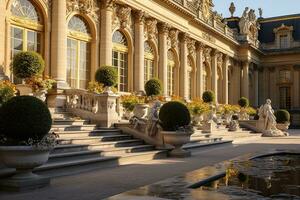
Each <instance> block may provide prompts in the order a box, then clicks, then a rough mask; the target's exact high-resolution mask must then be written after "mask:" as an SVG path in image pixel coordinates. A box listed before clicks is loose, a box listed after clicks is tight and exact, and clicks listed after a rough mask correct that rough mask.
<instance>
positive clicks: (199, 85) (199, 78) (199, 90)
mask: <svg viewBox="0 0 300 200" xmlns="http://www.w3.org/2000/svg"><path fill="white" fill-rule="evenodd" d="M203 50H204V45H203V44H202V43H197V45H196V68H197V74H196V97H198V98H202V94H203V92H204V86H203V62H204V60H203Z"/></svg>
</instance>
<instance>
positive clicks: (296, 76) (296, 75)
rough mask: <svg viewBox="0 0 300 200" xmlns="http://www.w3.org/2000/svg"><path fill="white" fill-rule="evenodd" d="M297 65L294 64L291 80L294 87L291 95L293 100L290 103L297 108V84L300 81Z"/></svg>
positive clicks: (298, 96) (299, 103) (298, 97)
mask: <svg viewBox="0 0 300 200" xmlns="http://www.w3.org/2000/svg"><path fill="white" fill-rule="evenodd" d="M299 71H300V69H299V67H297V66H294V77H293V78H294V80H293V88H294V91H293V94H294V95H293V96H294V102H293V104H292V106H293V108H299V107H300V102H299V100H300V95H299V92H300V90H299V85H300V81H299V78H300V77H299Z"/></svg>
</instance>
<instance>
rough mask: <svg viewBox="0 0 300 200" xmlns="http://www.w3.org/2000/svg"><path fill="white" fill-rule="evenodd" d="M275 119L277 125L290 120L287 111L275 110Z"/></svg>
mask: <svg viewBox="0 0 300 200" xmlns="http://www.w3.org/2000/svg"><path fill="white" fill-rule="evenodd" d="M275 117H276V121H277V123H282V124H284V123H285V122H289V121H290V119H291V115H290V113H289V112H288V111H287V110H277V111H276V112H275Z"/></svg>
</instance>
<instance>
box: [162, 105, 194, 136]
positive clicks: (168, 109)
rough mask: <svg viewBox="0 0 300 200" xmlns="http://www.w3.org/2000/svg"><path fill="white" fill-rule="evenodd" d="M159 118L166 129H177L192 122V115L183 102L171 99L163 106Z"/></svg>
mask: <svg viewBox="0 0 300 200" xmlns="http://www.w3.org/2000/svg"><path fill="white" fill-rule="evenodd" d="M159 120H160V124H161V126H162V128H163V130H164V131H176V130H177V129H178V128H179V127H182V126H187V125H189V124H190V122H191V115H190V112H189V110H188V108H187V107H186V106H185V105H184V104H183V103H180V102H178V101H170V102H168V103H165V104H164V105H163V106H162V107H161V109H160V112H159Z"/></svg>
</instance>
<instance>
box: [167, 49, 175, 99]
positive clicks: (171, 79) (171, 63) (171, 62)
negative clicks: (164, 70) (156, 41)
mask: <svg viewBox="0 0 300 200" xmlns="http://www.w3.org/2000/svg"><path fill="white" fill-rule="evenodd" d="M175 60H176V59H175V55H174V52H173V51H172V50H169V51H168V86H167V89H168V95H169V96H172V95H174V91H175V67H176V62H175Z"/></svg>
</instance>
